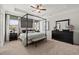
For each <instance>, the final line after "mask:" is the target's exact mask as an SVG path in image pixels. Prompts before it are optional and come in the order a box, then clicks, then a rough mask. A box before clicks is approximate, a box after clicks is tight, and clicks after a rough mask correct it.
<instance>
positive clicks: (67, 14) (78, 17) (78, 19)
mask: <svg viewBox="0 0 79 59" xmlns="http://www.w3.org/2000/svg"><path fill="white" fill-rule="evenodd" d="M64 19H70V24H72V25H74V26H75V31H76V32H79V9H71V10H67V11H64V12H59V13H56V14H52V15H50V17H49V22H50V31H49V32H48V33H50V34H49V36H48V37H49V38H51V31H52V30H53V29H54V26H55V21H56V20H64Z"/></svg>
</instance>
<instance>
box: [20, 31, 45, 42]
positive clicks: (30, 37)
mask: <svg viewBox="0 0 79 59" xmlns="http://www.w3.org/2000/svg"><path fill="white" fill-rule="evenodd" d="M26 35H27V34H26V33H21V34H20V36H19V38H20V39H21V40H22V41H23V43H24V42H25V43H26ZM43 38H45V33H41V32H34V33H28V43H31V42H32V41H37V40H41V39H43ZM25 43H24V44H25Z"/></svg>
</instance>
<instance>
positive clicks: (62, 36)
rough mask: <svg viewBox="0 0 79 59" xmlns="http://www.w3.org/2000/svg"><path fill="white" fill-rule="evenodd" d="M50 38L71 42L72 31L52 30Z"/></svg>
mask: <svg viewBox="0 0 79 59" xmlns="http://www.w3.org/2000/svg"><path fill="white" fill-rule="evenodd" d="M52 39H55V40H58V41H62V42H66V43H70V44H73V32H72V31H52Z"/></svg>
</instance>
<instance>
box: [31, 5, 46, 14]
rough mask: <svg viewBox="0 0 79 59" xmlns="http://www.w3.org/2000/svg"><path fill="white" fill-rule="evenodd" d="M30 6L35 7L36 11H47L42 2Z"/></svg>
mask: <svg viewBox="0 0 79 59" xmlns="http://www.w3.org/2000/svg"><path fill="white" fill-rule="evenodd" d="M30 7H32V8H34V9H35V10H34V11H37V12H38V13H40V12H41V11H46V9H45V8H44V7H43V5H42V4H36V5H31V6H30Z"/></svg>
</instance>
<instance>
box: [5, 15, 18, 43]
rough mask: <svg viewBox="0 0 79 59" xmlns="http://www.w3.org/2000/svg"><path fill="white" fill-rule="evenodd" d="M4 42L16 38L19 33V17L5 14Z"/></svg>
mask: <svg viewBox="0 0 79 59" xmlns="http://www.w3.org/2000/svg"><path fill="white" fill-rule="evenodd" d="M5 18H6V22H5V28H6V29H5V31H6V32H5V42H7V41H13V40H17V37H18V34H19V17H18V16H14V15H8V14H6V17H5Z"/></svg>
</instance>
